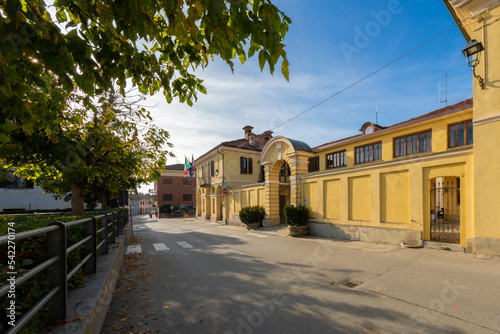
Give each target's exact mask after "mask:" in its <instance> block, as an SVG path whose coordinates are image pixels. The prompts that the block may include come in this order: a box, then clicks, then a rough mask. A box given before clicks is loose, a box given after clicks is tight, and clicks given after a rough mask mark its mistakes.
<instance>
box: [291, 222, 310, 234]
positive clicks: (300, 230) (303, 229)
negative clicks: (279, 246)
mask: <svg viewBox="0 0 500 334" xmlns="http://www.w3.org/2000/svg"><path fill="white" fill-rule="evenodd" d="M288 233H289V234H290V236H292V237H298V236H301V235H308V234H309V225H302V226H288Z"/></svg>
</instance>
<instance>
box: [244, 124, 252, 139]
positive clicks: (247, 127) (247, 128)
mask: <svg viewBox="0 0 500 334" xmlns="http://www.w3.org/2000/svg"><path fill="white" fill-rule="evenodd" d="M243 130H244V131H245V139H246V140H249V138H248V137H249V136H250V134H251V133H252V130H253V126H250V125H247V126H245V127H244V128H243Z"/></svg>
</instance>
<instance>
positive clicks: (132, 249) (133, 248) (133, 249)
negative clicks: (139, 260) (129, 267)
mask: <svg viewBox="0 0 500 334" xmlns="http://www.w3.org/2000/svg"><path fill="white" fill-rule="evenodd" d="M135 253H142V247H141V245H128V246H127V254H135Z"/></svg>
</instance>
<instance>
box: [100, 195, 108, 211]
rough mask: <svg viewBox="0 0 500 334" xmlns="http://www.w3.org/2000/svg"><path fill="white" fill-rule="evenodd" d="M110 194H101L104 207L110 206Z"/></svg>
mask: <svg viewBox="0 0 500 334" xmlns="http://www.w3.org/2000/svg"><path fill="white" fill-rule="evenodd" d="M109 197H110V196H109V194H102V195H101V206H102V208H103V209H105V208H106V207H108V206H109Z"/></svg>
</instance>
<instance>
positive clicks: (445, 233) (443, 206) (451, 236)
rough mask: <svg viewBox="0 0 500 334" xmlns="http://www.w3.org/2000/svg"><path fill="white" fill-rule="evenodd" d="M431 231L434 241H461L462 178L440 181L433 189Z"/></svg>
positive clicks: (455, 242) (456, 242)
mask: <svg viewBox="0 0 500 334" xmlns="http://www.w3.org/2000/svg"><path fill="white" fill-rule="evenodd" d="M438 179H443V178H438ZM430 231H431V240H432V241H438V242H447V243H452V244H459V243H460V179H457V181H455V182H453V181H451V182H450V181H444V182H439V181H438V182H437V183H436V185H435V188H434V189H431V226H430Z"/></svg>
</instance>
